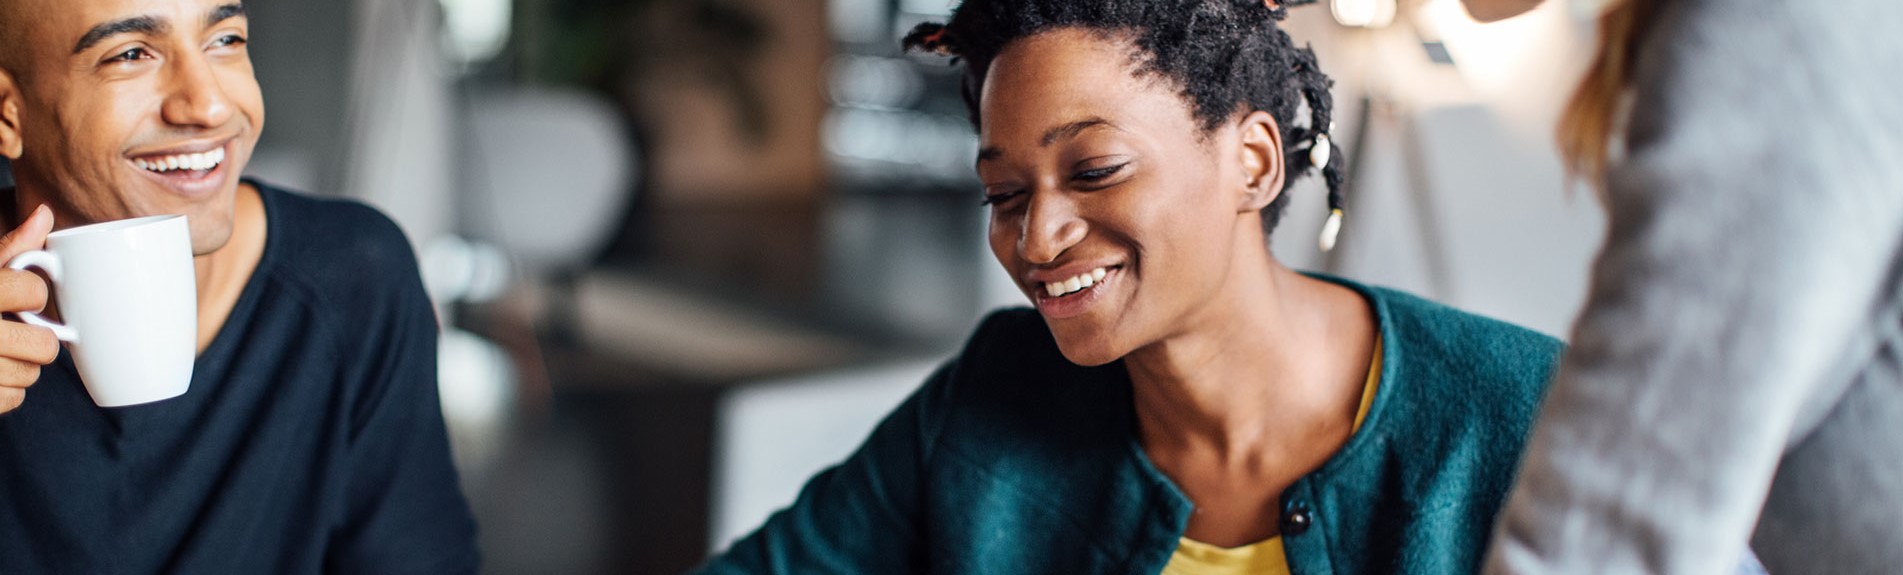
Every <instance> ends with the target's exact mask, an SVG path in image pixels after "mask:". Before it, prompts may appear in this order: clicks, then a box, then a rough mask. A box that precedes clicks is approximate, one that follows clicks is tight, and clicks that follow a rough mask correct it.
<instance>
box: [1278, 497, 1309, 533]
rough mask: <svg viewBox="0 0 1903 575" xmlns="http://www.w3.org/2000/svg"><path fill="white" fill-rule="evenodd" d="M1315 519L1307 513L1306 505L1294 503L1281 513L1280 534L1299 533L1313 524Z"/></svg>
mask: <svg viewBox="0 0 1903 575" xmlns="http://www.w3.org/2000/svg"><path fill="white" fill-rule="evenodd" d="M1314 523H1315V520H1314V518H1312V517H1309V515H1308V506H1307V505H1304V504H1301V503H1296V504H1294V505H1290V506H1289V507H1288V510H1287V511H1284V512H1283V513H1282V535H1301V534H1302V533H1305V532H1307V531H1308V528H1309V526H1311V525H1314Z"/></svg>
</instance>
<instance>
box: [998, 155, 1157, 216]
mask: <svg viewBox="0 0 1903 575" xmlns="http://www.w3.org/2000/svg"><path fill="white" fill-rule="evenodd" d="M1129 167H1130V162H1128V161H1125V162H1121V163H1117V164H1113V165H1108V166H1103V167H1097V168H1089V169H1084V170H1078V171H1077V172H1075V173H1072V174H1071V175H1070V181H1071V183H1072V184H1074V185H1076V186H1077V187H1080V188H1083V189H1086V190H1097V189H1102V188H1107V187H1110V186H1113V185H1116V184H1117V183H1118V182H1121V181H1122V179H1119V176H1122V175H1125V173H1126V172H1127V168H1129ZM1025 193H1027V191H1026V190H1025V189H1024V188H1021V187H1016V186H1005V185H990V186H985V198H984V200H983V201H981V202H979V203H980V204H982V205H986V206H1001V205H1004V204H1006V203H1008V202H1010V201H1011V200H1013V199H1016V198H1017V197H1018V196H1022V195H1024V194H1025Z"/></svg>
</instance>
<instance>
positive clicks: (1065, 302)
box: [1031, 266, 1123, 319]
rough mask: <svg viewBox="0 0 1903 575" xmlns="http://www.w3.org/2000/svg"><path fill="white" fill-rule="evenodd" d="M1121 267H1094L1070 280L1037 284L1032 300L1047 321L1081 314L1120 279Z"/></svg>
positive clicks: (1101, 297)
mask: <svg viewBox="0 0 1903 575" xmlns="http://www.w3.org/2000/svg"><path fill="white" fill-rule="evenodd" d="M1122 269H1123V268H1122V267H1121V266H1108V267H1100V268H1093V269H1091V270H1089V271H1085V272H1083V273H1080V274H1077V275H1075V276H1071V277H1069V278H1066V279H1063V280H1059V281H1050V282H1043V283H1040V284H1038V285H1037V287H1036V288H1035V289H1036V290H1037V291H1035V292H1034V293H1033V294H1032V298H1031V299H1032V301H1033V302H1034V303H1035V304H1036V305H1037V311H1038V313H1041V314H1043V315H1044V317H1045V318H1047V319H1065V318H1070V317H1076V316H1079V315H1082V314H1083V313H1084V312H1085V311H1088V310H1089V308H1090V305H1091V304H1093V303H1095V302H1096V301H1097V300H1100V299H1103V296H1104V294H1105V293H1107V292H1108V290H1109V289H1110V288H1112V287H1115V285H1116V284H1117V281H1118V280H1119V279H1121V277H1122V274H1121V271H1122Z"/></svg>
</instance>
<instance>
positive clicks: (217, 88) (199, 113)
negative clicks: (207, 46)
mask: <svg viewBox="0 0 1903 575" xmlns="http://www.w3.org/2000/svg"><path fill="white" fill-rule="evenodd" d="M170 72H171V73H170V81H169V83H168V85H167V86H166V92H167V93H166V97H165V104H164V106H163V108H162V109H161V110H160V114H161V115H162V116H163V117H164V119H165V122H166V123H167V124H171V125H174V126H187V127H197V128H216V127H219V126H223V125H225V122H228V121H230V120H231V114H232V112H233V111H232V108H231V99H230V98H228V97H226V95H225V89H224V86H222V85H220V83H219V81H218V75H217V74H216V73H214V72H213V70H212V66H211V63H210V62H208V61H206V59H205V57H204V55H202V54H190V55H187V56H185V57H182V58H175V59H173V60H172V62H171V70H170Z"/></svg>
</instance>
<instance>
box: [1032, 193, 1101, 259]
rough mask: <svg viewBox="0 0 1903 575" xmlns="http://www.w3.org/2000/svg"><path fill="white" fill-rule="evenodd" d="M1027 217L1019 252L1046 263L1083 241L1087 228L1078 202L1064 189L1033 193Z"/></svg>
mask: <svg viewBox="0 0 1903 575" xmlns="http://www.w3.org/2000/svg"><path fill="white" fill-rule="evenodd" d="M1026 210H1027V211H1026V213H1025V216H1024V235H1023V236H1022V237H1021V238H1020V239H1019V240H1018V255H1019V256H1020V257H1022V258H1024V261H1026V262H1028V263H1031V264H1035V265H1044V264H1049V263H1052V262H1055V261H1057V258H1058V256H1062V255H1063V254H1064V252H1065V251H1066V250H1069V249H1070V248H1071V246H1075V245H1077V242H1080V241H1083V239H1084V233H1085V231H1086V229H1087V228H1088V226H1087V225H1085V224H1084V220H1083V218H1081V217H1079V215H1078V212H1077V202H1076V201H1075V200H1074V199H1073V198H1071V197H1070V194H1067V193H1065V192H1064V191H1062V190H1042V191H1038V192H1033V193H1032V194H1031V197H1030V205H1029V206H1027V207H1026Z"/></svg>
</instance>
